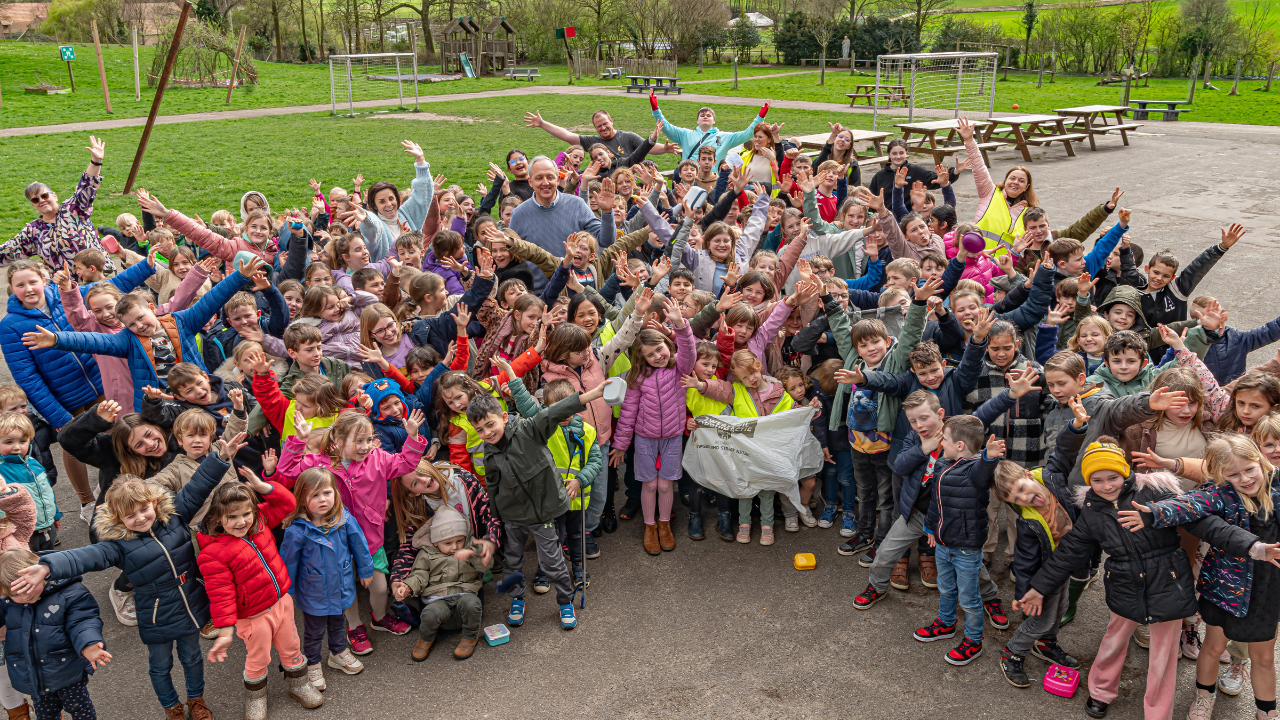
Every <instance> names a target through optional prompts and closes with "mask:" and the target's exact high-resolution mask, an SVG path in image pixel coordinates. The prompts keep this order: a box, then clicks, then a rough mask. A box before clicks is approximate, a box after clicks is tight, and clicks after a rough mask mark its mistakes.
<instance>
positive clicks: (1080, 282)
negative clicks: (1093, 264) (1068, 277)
mask: <svg viewBox="0 0 1280 720" xmlns="http://www.w3.org/2000/svg"><path fill="white" fill-rule="evenodd" d="M1097 284H1098V281H1097V280H1094V279H1093V277H1091V276H1090V275H1089V273H1087V272H1082V273H1080V277H1078V278H1076V287H1078V288H1079V294H1080V295H1088V294H1089V293H1092V292H1093V286H1094V285H1097Z"/></svg>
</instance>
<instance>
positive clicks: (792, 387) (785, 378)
mask: <svg viewBox="0 0 1280 720" xmlns="http://www.w3.org/2000/svg"><path fill="white" fill-rule="evenodd" d="M774 377H776V378H777V379H778V382H780V383H782V389H784V390H786V391H787V394H788V395H790V396H791V402H792V403H793V407H795V406H803V405H808V404H809V403H810V402H811V401H812V400H814V399H817V398H818V395H817V393H818V390H817V388H816V387H814V384H813V381H812V380H810V379H809V376H808V375H805V374H804V373H803V372H800V369H799V368H797V367H792V366H790V365H783V366H782V367H781V368H779V369H778V372H776V373H774ZM818 402H819V403H821V404H822V410H821V411H819V412H818V413H817V414H815V415H814V416H813V420H812V421H810V431H811V432H813V435H814V439H816V440H817V441H818V445H819V446H821V447H822V450H823V455H824V457H828V456H830V453H829V452H828V451H827V447H826V442H827V431H826V427H825V426H824V425H823V423H825V422H826V418H825V417H823V414H824V413H826V412H828V411H829V410H830V408H829V407H828V405H829V402H830V401H829V400H828V402H823V401H822V400H818ZM819 430H821V434H822V436H821V437H819V436H818V434H819ZM817 482H818V476H817V475H815V476H813V477H807V478H801V479H800V507H798V508H796V507H792V505H791V501H790V500H788V499H787V498H786V496H785V495H784V496H783V497H782V519H783V522H784V523H785V527H786V529H787V532H800V522H799V521H800V520H803V521H804V524H805V526H807V527H817V525H818V519H817V518H815V517H814V516H813V512H812V511H810V510H809V499H810V498H812V497H813V488H814V486H815V485H816V484H817Z"/></svg>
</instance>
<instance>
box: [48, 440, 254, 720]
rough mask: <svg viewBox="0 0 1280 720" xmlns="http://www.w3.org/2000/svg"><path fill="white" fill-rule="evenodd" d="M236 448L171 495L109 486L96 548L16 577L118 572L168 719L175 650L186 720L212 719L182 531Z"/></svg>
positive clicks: (197, 595)
mask: <svg viewBox="0 0 1280 720" xmlns="http://www.w3.org/2000/svg"><path fill="white" fill-rule="evenodd" d="M243 440H244V437H243V436H239V437H237V438H235V439H233V440H232V441H231V442H230V443H227V444H226V445H225V446H224V447H223V448H222V450H221V452H219V453H214V454H210V455H208V456H207V457H205V460H204V462H203V463H201V464H200V469H199V470H197V471H196V473H195V475H193V476H192V478H191V482H189V483H187V485H186V486H184V487H183V488H182V489H181V490H179V491H178V493H177V495H171V494H169V492H168V491H167V490H165V489H164V488H162V487H160V486H158V485H153V484H151V483H148V482H145V481H143V480H142V479H140V478H139V477H137V476H136V475H121V476H120V477H118V478H116V480H115V482H114V483H113V484H112V485H111V489H110V490H108V491H107V494H106V497H105V498H104V501H105V502H104V504H103V505H102V507H100V508H99V510H98V513H97V514H96V515H95V517H94V525H95V527H96V529H97V531H98V538H99V542H98V543H96V544H94V545H89V546H87V547H82V548H76V549H74V550H64V551H62V552H55V553H49V554H47V555H45V556H43V557H41V558H40V560H39V564H38V565H35V566H33V568H28V569H27V570H26V571H24V573H23V575H24V578H26V579H27V580H28V581H30V582H38V581H40V580H43V579H44V578H45V577H51V578H53V579H54V580H65V579H67V578H73V577H78V576H80V575H82V574H84V573H87V572H93V571H101V570H106V569H107V568H109V567H119V568H120V569H121V570H123V571H124V577H126V578H127V579H128V581H129V583H131V584H132V586H133V591H134V596H135V600H136V602H137V603H138V604H139V605H140V606H141V607H143V608H147V609H148V610H149V612H139V613H138V614H137V621H136V622H137V625H138V634H139V635H140V636H141V637H142V642H144V643H146V645H147V652H148V656H149V659H150V666H151V671H152V672H151V686H152V688H153V689H154V690H155V692H156V696H157V698H158V699H159V700H160V706H161V707H163V708H165V712H166V713H169V715H168V717H170V718H176V717H177V716H178V715H180V714H181V713H182V712H183V707H182V704H181V703H180V702H179V700H178V691H177V690H176V689H175V688H174V686H173V680H172V678H171V677H170V675H171V673H172V670H173V650H174V645H175V644H176V645H177V650H178V659H179V660H180V661H181V663H182V670H183V675H184V676H185V678H186V690H187V709H188V710H189V711H190V713H191V716H192V717H193V718H201V719H202V720H211V718H212V717H213V716H212V715H211V714H210V713H209V709H208V707H207V706H206V705H205V702H204V663H203V660H202V658H201V655H200V630H201V628H203V627H204V626H205V625H206V624H207V623H208V622H209V598H208V596H207V595H206V594H205V587H206V585H205V583H204V582H201V580H200V575H199V570H198V569H197V566H196V558H195V553H196V547H195V544H194V543H192V542H191V533H190V531H189V530H188V526H189V525H190V524H191V518H192V517H194V516H195V514H196V513H197V512H198V511H199V510H200V508H201V507H202V506H203V505H204V501H205V498H207V497H209V494H210V493H211V492H212V491H213V488H214V487H215V486H216V485H217V484H218V483H219V482H220V481H221V480H222V477H223V475H225V474H226V472H227V470H228V468H230V467H231V464H230V461H229V459H230V458H231V457H234V455H235V453H236V451H237V450H239V448H240V445H239V443H241V442H243ZM201 713H203V714H201Z"/></svg>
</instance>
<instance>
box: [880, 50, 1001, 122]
mask: <svg viewBox="0 0 1280 720" xmlns="http://www.w3.org/2000/svg"><path fill="white" fill-rule="evenodd" d="M999 65H1000V54H999V53H994V52H987V53H969V52H946V53H912V54H906V55H880V56H877V57H876V87H875V92H874V94H873V96H872V98H873V99H872V102H871V104H872V108H873V109H872V121H871V127H872V128H876V127H877V124H878V122H879V118H880V115H882V114H884V115H891V116H894V117H898V116H901V114H902V112H903V109H905V111H906V116H907V122H912V121H914V120H915V116H916V114H917V113H919V114H921V115H924V116H928V117H937V118H944V117H946V116H948V115H950V116H951V117H952V118H959V117H960V113H962V112H963V113H966V117H969V116H972V115H974V114H978V113H986V117H987V118H988V119H989V118H990V117H991V114H992V112H994V111H995V104H996V72H997V70H998V69H999Z"/></svg>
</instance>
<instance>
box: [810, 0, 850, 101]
mask: <svg viewBox="0 0 1280 720" xmlns="http://www.w3.org/2000/svg"><path fill="white" fill-rule="evenodd" d="M843 9H844V0H809V15H808V17H809V23H808V24H809V32H810V33H812V34H813V39H814V40H817V41H818V48H819V51H818V53H819V54H818V84H819V85H825V84H827V46H828V45H830V44H831V42H832V40H833V39H834V38H836V37H838V35H837V32H838V31H839V29H840V27H841V26H842V25H843V23H842V22H841V21H842V20H843V18H837V17H836V15H837V13H839V12H840V11H841V10H843Z"/></svg>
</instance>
